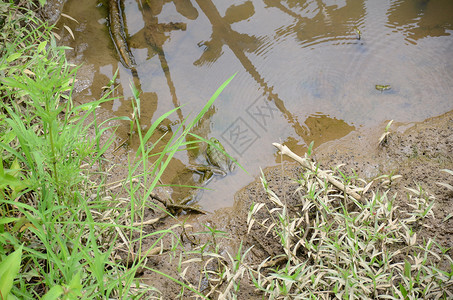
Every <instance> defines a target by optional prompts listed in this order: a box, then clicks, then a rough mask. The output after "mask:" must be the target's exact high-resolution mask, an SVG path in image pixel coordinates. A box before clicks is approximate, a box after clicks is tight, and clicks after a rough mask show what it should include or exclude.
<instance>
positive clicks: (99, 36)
mask: <svg viewBox="0 0 453 300" xmlns="http://www.w3.org/2000/svg"><path fill="white" fill-rule="evenodd" d="M121 3H122V4H121V6H120V8H121V9H122V12H121V17H122V18H123V21H124V25H125V36H126V42H127V44H128V45H129V48H130V51H131V53H132V55H133V59H134V60H135V65H134V66H133V68H132V69H130V68H128V67H125V66H123V65H122V64H121V63H120V62H119V61H120V60H119V56H118V55H117V53H116V51H115V48H114V47H113V43H112V41H111V39H110V36H109V29H108V26H107V25H108V22H107V21H106V19H107V16H108V6H107V2H103V5H101V6H100V7H97V8H96V7H95V6H94V4H93V2H92V1H89V0H77V1H75V0H69V1H68V3H67V4H66V6H65V13H67V14H69V15H71V16H72V17H74V18H76V19H77V20H79V22H80V23H79V24H74V23H72V24H69V25H70V27H72V28H73V29H74V30H73V31H74V33H75V35H76V39H75V41H70V40H69V39H66V41H67V42H68V43H71V45H72V47H74V49H75V51H74V52H73V60H74V61H75V62H78V63H80V62H83V63H84V66H83V67H82V68H81V70H80V72H79V74H80V76H79V77H80V79H79V88H78V93H77V95H78V97H79V99H86V100H84V101H87V100H91V99H92V98H97V97H99V94H98V93H99V91H100V90H101V87H102V86H103V85H105V84H106V83H107V82H108V81H109V79H110V78H111V76H112V75H113V73H114V72H115V70H116V69H117V68H118V69H119V78H118V83H119V88H118V90H117V95H118V96H121V97H122V98H120V99H119V100H116V101H114V102H112V103H109V104H106V105H105V106H104V108H105V109H107V110H109V111H111V113H112V114H113V115H115V116H124V115H130V114H131V112H132V109H131V104H130V101H131V100H130V99H131V97H132V95H131V91H130V89H129V84H130V82H133V83H134V84H135V86H137V87H138V88H139V89H140V90H141V103H142V112H141V122H142V124H144V128H142V129H143V130H146V127H147V126H149V125H150V124H151V122H152V121H153V120H155V119H156V118H157V117H158V116H160V115H162V114H163V113H165V112H166V111H168V110H171V109H173V108H175V107H179V106H180V105H181V104H183V105H184V106H183V107H182V108H181V109H180V110H179V111H178V113H177V114H175V115H173V116H170V117H169V118H168V119H166V120H164V122H163V123H162V126H160V127H159V131H158V132H156V134H155V136H154V137H153V139H154V141H155V140H157V139H158V138H159V137H160V136H162V135H163V134H165V133H166V132H171V131H172V130H175V129H176V128H177V127H178V126H179V124H181V122H182V120H183V119H184V118H187V117H190V116H193V115H194V113H195V112H196V111H198V110H199V109H200V108H201V107H202V106H203V105H204V104H205V102H206V101H207V100H208V99H209V98H210V96H211V95H212V93H213V92H214V91H215V90H216V88H217V87H218V86H220V84H221V83H222V82H223V81H224V80H225V79H226V78H228V77H229V76H231V75H232V74H233V73H235V72H238V75H237V76H236V78H235V79H234V80H233V81H232V82H231V83H230V85H229V86H228V87H227V88H226V89H225V90H224V92H223V93H222V94H221V95H220V97H219V98H218V99H217V100H216V102H215V103H214V105H213V106H212V107H211V109H210V110H209V111H208V112H207V114H206V115H205V116H204V118H203V119H202V120H200V122H199V123H198V124H197V125H196V127H195V128H194V130H193V132H194V133H196V134H197V135H200V136H202V137H204V138H207V139H208V138H210V137H217V138H218V139H219V140H220V141H221V142H222V143H223V145H224V146H225V148H226V150H227V152H229V153H230V154H231V155H232V156H233V157H235V158H237V159H238V161H239V163H240V164H241V165H242V166H244V167H245V168H246V169H247V170H248V172H249V173H250V174H246V173H245V172H243V171H239V170H236V171H235V172H234V173H233V174H230V175H228V176H226V177H223V178H216V180H214V181H212V182H211V183H210V184H209V185H208V188H209V189H210V190H207V191H205V192H204V194H203V195H202V196H201V197H200V198H199V203H200V204H201V205H202V206H203V208H205V209H207V210H215V209H217V208H221V207H226V206H230V205H232V201H233V195H234V193H235V192H236V191H238V190H239V189H240V188H242V187H243V186H244V185H245V184H247V183H248V182H250V181H251V180H253V178H254V177H255V176H257V175H259V168H260V167H261V168H264V167H268V166H273V165H276V164H278V163H279V162H280V157H279V156H278V155H277V154H276V153H275V150H274V149H273V147H272V145H271V143H272V142H281V143H286V144H287V145H288V146H289V147H290V148H292V149H293V150H294V151H295V152H296V153H298V154H303V153H304V152H305V151H306V147H307V145H308V144H309V143H310V142H311V141H314V142H315V145H318V146H319V145H320V144H322V143H325V142H327V141H331V140H335V139H339V138H341V137H343V136H345V135H347V134H348V133H350V132H351V131H353V130H355V129H356V128H357V127H363V126H375V125H377V124H381V123H382V122H384V121H385V120H390V119H394V120H396V121H400V122H414V121H422V120H423V119H425V118H428V117H432V116H436V115H439V114H442V113H444V112H447V111H449V110H451V109H453V101H451V99H452V95H453V87H452V85H451V82H452V79H453V71H452V70H453V53H452V51H451V47H452V45H453V38H452V36H451V33H452V30H453V29H452V24H453V7H452V2H451V1H448V0H441V1H426V0H425V1H422V0H404V1H403V0H401V1H391V2H385V3H383V2H380V1H371V0H368V1H351V0H350V1H347V0H344V1H321V0H313V1H305V2H301V1H295V0H287V1H280V0H259V1H258V0H253V1H250V0H249V1H216V0H192V1H183V0H173V1H170V0H168V1H165V0H149V1H141V0H124V1H121ZM65 22H68V21H65ZM61 27H62V26H61ZM376 85H389V86H391V89H390V90H387V91H382V92H381V91H378V90H376V89H375V86H376ZM127 132H128V125H125V126H124V128H120V129H119V131H118V133H119V135H120V137H122V138H127ZM164 141H165V139H164ZM135 142H136V141H135V140H134V139H132V141H131V145H130V146H131V148H132V149H133V148H134V143H135ZM203 152H204V150H203V149H202V148H200V149H193V150H190V151H186V152H181V153H179V155H178V156H177V157H176V159H175V160H174V162H173V164H172V165H171V166H170V168H169V169H168V170H167V171H168V172H167V173H166V175H165V178H164V180H165V182H166V183H168V184H184V185H196V184H197V182H198V180H199V175H197V174H193V172H191V171H189V170H188V169H187V166H189V165H193V164H199V163H205V162H206V159H205V157H204V154H203ZM188 192H189V191H188V190H183V189H180V190H178V189H175V192H174V194H173V196H174V197H175V198H184V197H185V196H186V195H187V194H188Z"/></svg>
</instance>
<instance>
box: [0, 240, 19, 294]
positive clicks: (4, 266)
mask: <svg viewBox="0 0 453 300" xmlns="http://www.w3.org/2000/svg"><path fill="white" fill-rule="evenodd" d="M21 257H22V246H20V247H19V249H17V250H16V251H14V252H13V253H11V254H10V255H8V256H7V257H6V258H5V259H4V260H3V261H2V262H1V263H0V292H1V295H2V296H3V298H5V297H8V294H9V292H10V291H11V288H12V287H13V281H14V279H15V278H16V276H17V274H18V273H19V270H20V262H21Z"/></svg>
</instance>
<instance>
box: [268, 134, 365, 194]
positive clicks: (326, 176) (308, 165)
mask: <svg viewBox="0 0 453 300" xmlns="http://www.w3.org/2000/svg"><path fill="white" fill-rule="evenodd" d="M272 145H274V146H275V147H276V148H277V149H278V150H280V152H281V153H282V154H283V155H287V156H289V157H291V158H292V159H294V160H295V161H297V162H298V163H299V164H300V165H301V166H302V167H304V168H306V169H309V170H310V171H312V172H315V173H316V176H318V177H319V178H321V179H327V181H329V182H330V183H331V184H332V185H334V186H335V187H336V188H338V189H339V190H340V191H344V192H345V193H347V194H348V195H349V196H351V197H352V198H354V199H356V200H357V201H360V202H362V197H360V195H359V194H357V193H356V192H354V191H352V190H351V189H350V188H348V187H346V186H345V185H344V184H342V183H341V182H339V181H338V180H336V179H335V178H333V177H332V176H331V175H330V174H327V173H326V172H325V171H323V170H321V169H316V168H315V167H314V166H313V165H312V164H311V163H310V162H309V161H308V159H306V158H302V157H300V156H298V155H297V154H295V153H294V152H292V151H291V150H289V148H288V147H287V146H284V145H281V144H279V143H272Z"/></svg>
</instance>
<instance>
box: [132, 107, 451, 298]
mask: <svg viewBox="0 0 453 300" xmlns="http://www.w3.org/2000/svg"><path fill="white" fill-rule="evenodd" d="M385 126H386V124H382V125H381V126H378V127H376V128H368V129H363V130H358V131H354V132H352V133H351V134H349V135H348V136H346V137H344V138H342V139H340V140H337V141H335V142H329V143H325V144H323V145H321V146H320V147H318V148H316V149H315V150H314V157H315V159H316V160H317V162H318V163H319V164H320V165H321V167H322V168H323V169H331V168H335V167H338V166H340V168H341V170H342V172H344V173H345V174H349V175H352V174H353V172H355V173H356V174H357V175H358V176H359V177H361V178H364V179H366V180H367V181H369V180H372V179H373V178H375V177H377V176H379V175H382V174H400V175H402V178H401V179H400V180H399V181H396V182H395V183H394V184H392V186H391V188H390V194H391V195H393V194H396V195H397V196H396V205H398V206H399V207H402V208H406V207H407V204H408V203H407V202H406V201H407V197H406V193H407V190H406V189H405V188H406V187H412V188H416V186H417V184H418V185H420V186H421V187H422V188H423V189H424V190H425V191H427V192H428V193H429V194H431V195H433V196H434V197H435V204H434V207H433V212H434V216H435V217H434V218H428V219H426V220H425V222H424V224H425V225H424V226H423V227H422V228H418V230H419V232H418V235H417V243H423V240H424V239H426V240H427V239H429V238H433V239H435V241H436V242H438V243H439V244H440V245H441V246H443V247H446V248H450V250H449V252H448V254H449V255H450V256H452V255H453V250H452V249H453V230H452V228H453V218H449V217H448V216H449V215H451V214H453V205H452V203H453V193H452V192H451V191H448V190H447V189H446V188H445V187H443V186H441V185H439V184H437V183H438V182H443V183H448V184H450V185H452V184H453V178H452V177H453V176H451V175H449V174H447V173H445V172H442V171H441V169H449V170H453V151H452V149H453V111H452V112H449V113H446V114H444V115H442V116H439V117H436V118H431V119H428V120H426V121H424V122H420V123H410V124H407V123H400V124H393V125H392V126H391V128H390V134H389V136H388V140H387V143H385V144H383V145H382V146H379V143H378V141H379V138H380V136H381V135H382V133H383V132H384V128H385ZM302 171H303V170H302V168H301V167H300V166H299V165H297V164H295V163H289V162H283V163H282V164H281V165H280V166H277V167H272V168H268V169H266V170H264V175H265V177H266V180H267V182H268V184H269V187H270V189H271V190H273V191H274V192H275V193H276V194H277V196H278V197H279V198H280V199H281V200H282V201H283V200H284V201H286V203H287V204H288V207H289V209H290V210H293V211H295V210H297V205H298V199H299V196H298V195H297V194H296V193H295V191H296V189H297V187H298V184H297V183H296V179H297V178H299V175H300V173H301V172H302ZM257 201H259V202H269V200H268V196H267V194H266V192H265V191H264V188H263V186H262V184H261V181H260V179H259V178H257V179H256V180H255V181H254V182H253V183H251V184H250V185H248V186H246V187H245V188H243V189H242V190H241V191H240V192H238V193H236V195H235V200H234V206H233V207H230V208H223V209H220V210H217V211H215V212H214V213H211V214H208V215H190V216H188V215H184V216H179V218H178V219H167V220H165V221H163V222H162V223H160V224H158V225H157V226H155V227H154V228H149V229H147V230H149V231H150V232H151V231H153V230H160V229H164V228H168V227H169V226H174V225H175V224H182V223H184V224H185V226H186V229H184V230H182V229H177V230H176V231H177V232H178V230H179V232H180V233H181V236H182V237H183V240H185V241H186V245H185V246H186V247H187V249H191V248H197V246H198V245H202V244H203V243H205V242H207V240H208V238H209V236H208V235H206V236H204V237H203V236H198V237H197V241H196V243H192V242H191V241H190V240H189V239H188V238H187V237H186V236H190V235H191V234H192V233H195V232H203V231H204V232H206V231H207V227H206V226H209V227H210V228H215V229H216V230H220V231H223V232H226V234H227V235H229V236H230V237H231V238H229V239H228V238H218V239H217V240H216V245H215V247H218V252H219V253H220V254H223V255H226V253H227V252H228V253H230V254H231V255H234V254H235V253H237V251H238V249H239V247H240V245H241V243H242V247H243V249H247V248H249V247H252V249H251V251H250V252H249V254H248V255H247V257H246V259H245V262H246V263H248V264H249V265H258V264H260V263H261V262H263V261H264V260H265V259H267V258H269V257H275V256H277V255H279V254H282V253H284V252H283V249H282V247H281V245H280V244H279V243H278V241H277V240H275V239H274V238H272V237H271V236H270V235H269V234H267V235H266V231H265V229H257V228H254V229H253V230H252V231H251V232H250V233H247V229H248V227H247V215H248V212H249V210H250V206H251V205H252V204H253V203H254V202H257ZM150 217H151V216H150ZM258 217H259V215H258ZM263 218H264V215H263ZM184 237H185V238H184ZM150 243H151V242H150ZM212 247H214V245H212ZM210 250H213V249H210ZM207 260H208V259H206V260H205V261H203V262H202V263H199V264H198V265H197V264H192V266H191V268H189V270H188V271H187V273H186V278H189V279H192V280H193V281H192V283H193V284H196V283H197V282H201V281H200V276H201V277H202V274H200V270H202V269H203V268H206V267H207V265H204V264H205V262H206V261H207ZM150 264H151V265H152V266H153V267H155V268H158V269H159V270H161V271H162V272H166V273H167V274H169V275H172V276H176V278H177V277H178V276H179V275H178V273H177V269H176V268H177V265H178V262H177V260H173V261H170V260H169V259H168V257H167V256H166V255H161V256H159V255H157V256H155V257H153V258H152V259H151V260H150ZM214 265H215V264H214ZM210 267H211V268H213V269H215V266H213V265H211V266H210ZM444 267H446V268H448V267H449V266H447V265H445V266H444ZM208 268H209V266H208ZM141 276H142V278H143V280H144V282H146V283H149V284H153V286H155V287H156V288H158V289H160V290H161V292H162V293H163V294H164V297H175V296H177V295H178V292H179V288H180V287H178V286H177V285H176V284H174V283H172V282H171V281H169V280H167V279H165V278H163V277H162V276H160V275H158V274H155V273H152V272H149V271H147V272H144V273H143V274H141ZM246 277H247V276H246ZM246 282H247V280H244V281H242V282H241V291H240V294H239V295H238V297H239V299H261V297H262V295H261V294H260V293H258V292H257V291H256V290H255V289H254V287H253V285H252V283H251V282H248V285H247V283H246ZM214 298H215V297H214Z"/></svg>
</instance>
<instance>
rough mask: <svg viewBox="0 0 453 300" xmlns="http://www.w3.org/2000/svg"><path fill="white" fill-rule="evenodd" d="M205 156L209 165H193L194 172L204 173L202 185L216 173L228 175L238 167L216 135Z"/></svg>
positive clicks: (210, 142) (211, 140) (210, 140)
mask: <svg viewBox="0 0 453 300" xmlns="http://www.w3.org/2000/svg"><path fill="white" fill-rule="evenodd" d="M205 158H206V161H207V163H208V164H207V165H197V166H192V167H191V169H192V170H193V171H194V172H196V173H198V174H201V175H203V176H202V178H201V183H202V185H207V184H208V183H209V182H210V181H211V180H212V178H213V177H214V175H218V176H221V177H224V176H226V175H227V174H228V173H231V172H233V171H234V169H235V167H236V164H235V161H234V159H231V158H230V156H229V155H227V154H226V151H225V148H224V147H223V145H222V143H220V141H219V140H218V139H216V138H215V137H212V138H210V139H209V143H208V146H207V148H206V152H205Z"/></svg>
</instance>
